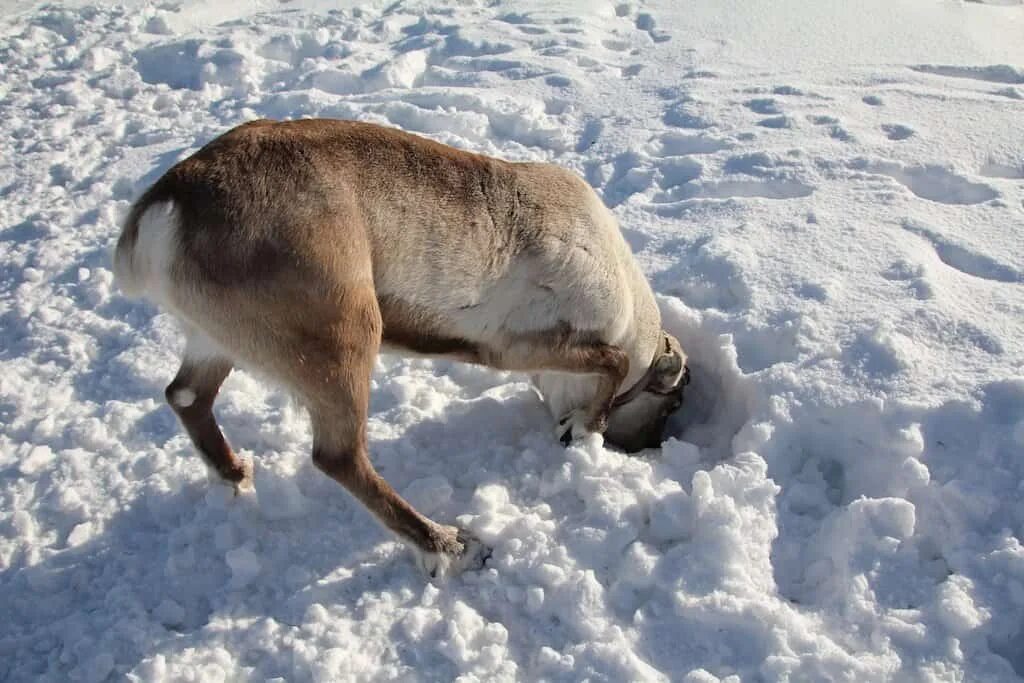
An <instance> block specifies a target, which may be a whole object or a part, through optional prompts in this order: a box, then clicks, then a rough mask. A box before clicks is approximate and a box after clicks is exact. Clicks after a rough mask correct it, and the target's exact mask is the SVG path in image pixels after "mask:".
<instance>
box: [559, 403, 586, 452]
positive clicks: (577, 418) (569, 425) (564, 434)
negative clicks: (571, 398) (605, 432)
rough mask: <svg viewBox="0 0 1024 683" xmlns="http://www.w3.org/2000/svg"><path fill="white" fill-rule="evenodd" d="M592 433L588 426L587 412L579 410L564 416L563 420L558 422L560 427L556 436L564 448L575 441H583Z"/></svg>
mask: <svg viewBox="0 0 1024 683" xmlns="http://www.w3.org/2000/svg"><path fill="white" fill-rule="evenodd" d="M590 431H591V430H590V429H589V428H588V426H587V412H586V411H585V410H583V409H582V408H577V409H576V410H573V411H571V412H569V413H567V414H566V415H563V416H562V419H560V420H559V421H558V426H557V427H556V428H555V436H556V437H557V438H558V440H559V441H561V442H562V445H563V446H568V445H569V444H571V443H572V442H573V441H579V440H581V439H582V438H583V437H585V436H586V435H587V434H589V433H590Z"/></svg>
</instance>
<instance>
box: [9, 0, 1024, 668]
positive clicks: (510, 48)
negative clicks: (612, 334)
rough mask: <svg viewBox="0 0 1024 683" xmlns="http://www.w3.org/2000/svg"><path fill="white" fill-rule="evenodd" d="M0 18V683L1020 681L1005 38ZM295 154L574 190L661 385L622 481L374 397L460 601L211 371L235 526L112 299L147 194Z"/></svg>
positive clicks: (738, 15) (691, 26)
mask: <svg viewBox="0 0 1024 683" xmlns="http://www.w3.org/2000/svg"><path fill="white" fill-rule="evenodd" d="M0 7H2V8H3V16H2V17H0V121H2V126H0V136H2V148H0V149H2V153H0V197H2V198H0V679H2V680H4V681H29V680H42V681H69V680H70V681H91V682H98V681H106V680H125V679H126V678H127V679H129V680H133V681H160V680H167V681H203V682H207V681H221V680H225V681H227V680H260V681H262V680H265V679H277V680H288V681H350V680H351V681H364V680H404V681H448V680H453V679H456V678H458V679H459V680H462V681H511V680H523V681H540V680H545V681H575V680H591V681H663V680H672V681H690V682H693V683H696V682H701V683H706V682H708V681H718V680H727V681H824V680H842V681H886V680H894V681H932V680H943V681H982V682H987V681H1007V680H1015V679H1017V677H1018V676H1022V675H1024V547H1022V543H1021V539H1022V535H1024V484H1022V481H1024V457H1022V456H1024V5H1022V4H1021V2H1019V1H1015V0H1002V1H1000V2H957V1H954V0H901V1H895V0H867V1H864V2H841V1H839V0H820V1H811V0H807V1H805V2H797V1H796V0H777V1H775V2H767V1H761V0H749V1H746V2H738V1H735V2H725V1H721V2H711V1H707V0H703V1H698V0H686V1H683V0H650V1H649V2H639V1H635V0H629V1H626V2H621V3H614V2H607V1H606V0H595V1H593V2H584V1H582V0H579V1H575V2H573V1H569V0H543V1H542V0H528V1H524V2H502V1H496V2H482V1H478V2H474V1H463V2H456V3H442V2H435V1H433V0H425V1H423V2H418V1H415V0H409V1H405V0H399V1H398V2H393V3H384V2H378V3H369V4H367V3H363V4H361V5H359V6H356V3H354V2H351V1H348V2H342V3H332V2H327V1H326V0H299V1H297V2H280V3H279V2H272V1H269V0H266V1H263V2H245V3H213V2H205V3H199V2H193V1H192V0H186V1H185V2H182V1H181V0H167V1H163V2H154V3H149V2H138V0H135V1H134V2H131V3H129V4H128V5H118V6H105V7H104V6H92V5H89V6H87V5H84V4H82V3H80V2H76V3H72V4H68V5H63V6H61V5H46V6H41V5H38V4H36V3H32V2H25V1H23V0H13V1H12V0H5V1H4V2H3V4H2V5H0ZM304 116H328V117H340V118H354V119H363V120H367V121H373V122H379V123H383V124H389V125H393V126H398V127H401V128H404V129H406V130H409V131H413V132H417V133H421V134H424V135H427V136H430V137H433V138H435V139H437V140H440V141H442V142H445V143H449V144H452V145H456V146H458V147H462V148H465V149H470V150H474V151H479V152H483V153H488V154H493V155H499V156H502V157H506V158H509V159H515V160H524V159H536V160H548V161H553V162H556V163H559V164H562V165H565V166H568V167H570V168H573V169H575V170H577V171H578V172H579V173H580V174H582V175H583V176H584V177H585V178H586V179H587V180H588V181H589V182H590V183H591V184H592V185H593V186H594V187H595V188H596V189H597V191H598V193H599V194H600V195H601V196H602V197H603V199H604V201H605V202H606V203H607V204H608V205H609V206H611V207H613V209H614V211H615V213H616V215H617V216H618V217H619V219H620V221H621V225H622V229H623V231H624V233H625V235H626V237H627V239H628V240H629V242H630V244H631V245H632V247H633V249H634V251H635V252H636V254H637V257H638V259H639V260H640V262H641V263H642V265H643V268H644V270H645V272H646V273H647V274H648V276H649V277H650V280H651V282H652V284H653V286H654V288H655V290H656V291H657V293H658V295H659V304H660V305H661V307H662V311H663V315H664V325H665V326H666V328H667V329H668V330H669V331H671V332H672V333H673V334H675V335H676V336H678V337H679V339H680V340H681V342H682V343H683V345H684V347H685V348H686V350H687V351H688V352H689V354H690V358H691V368H692V371H693V378H694V381H693V384H692V385H691V386H690V387H689V389H690V390H689V392H688V393H687V396H686V402H685V404H684V406H683V408H682V410H681V411H680V413H678V415H677V416H676V417H675V418H674V420H673V422H672V424H671V436H670V438H668V440H667V441H666V442H665V443H664V445H663V447H662V448H661V449H660V450H650V451H646V452H644V453H642V454H640V455H638V456H628V455H625V454H623V453H621V452H618V451H616V450H614V449H610V448H605V447H604V446H603V444H602V441H601V439H600V437H597V436H593V437H590V438H589V440H586V441H585V442H583V443H579V444H576V445H573V446H571V447H569V448H563V447H562V446H561V445H559V444H558V443H557V442H556V440H555V438H554V436H553V432H552V424H551V420H550V418H549V417H548V415H547V413H546V410H545V408H544V407H543V406H542V404H541V403H540V400H539V399H538V398H537V396H536V394H535V393H534V392H533V391H532V389H531V388H530V386H529V384H528V383H527V382H526V381H525V379H524V378H523V377H521V376H518V375H507V374H500V373H494V372H491V371H488V370H485V369H482V368H477V367H471V366H464V365H459V364H454V363H442V362H437V363H432V362H427V361H424V360H409V359H403V358H397V357H383V358H382V359H381V360H380V362H379V365H378V368H377V372H376V374H375V376H374V380H373V396H372V404H371V410H372V416H371V420H370V426H369V430H370V439H371V449H372V457H373V460H374V462H375V464H376V466H377V467H378V469H379V470H380V472H381V473H382V474H383V475H384V476H385V477H386V478H387V479H388V480H389V481H390V482H391V483H392V484H393V485H394V486H395V487H396V488H397V489H398V490H399V491H401V492H403V493H404V494H405V495H406V496H407V497H408V498H409V500H410V501H412V502H413V503H414V504H415V505H417V506H419V508H420V509H421V510H422V511H423V512H424V513H427V514H429V515H431V516H433V517H434V518H435V519H437V520H440V521H445V522H449V523H454V522H458V523H461V524H463V525H465V526H466V527H468V528H469V529H471V530H472V531H474V532H475V533H477V534H478V535H479V536H480V537H481V538H483V539H484V540H485V541H486V542H488V543H489V544H491V545H493V546H494V555H493V558H492V559H491V560H490V561H489V566H488V567H487V568H486V569H484V570H482V571H479V572H469V573H465V574H463V575H461V576H458V577H455V578H453V579H452V580H450V581H448V582H447V583H444V584H438V585H435V584H432V583H430V582H429V581H428V580H427V579H426V578H425V577H424V576H423V574H422V573H421V572H420V571H419V570H418V569H417V568H416V565H415V563H414V562H413V560H412V555H411V552H410V551H409V550H408V549H406V548H405V547H404V546H402V545H401V544H400V543H398V542H397V541H396V540H394V539H393V538H392V537H391V536H390V535H389V534H388V533H387V532H386V531H385V530H383V529H382V528H381V527H380V526H379V525H378V524H377V523H376V522H374V521H373V519H372V518H371V517H370V515H369V514H368V513H367V512H365V511H364V509H363V508H362V507H361V506H360V505H359V504H357V503H356V502H355V501H354V500H352V499H351V498H350V497H349V496H348V495H347V494H346V493H345V492H344V491H343V490H342V489H341V488H340V487H339V486H338V485H337V484H335V483H334V482H333V481H331V480H329V479H328V478H327V477H325V476H323V475H322V474H321V473H320V472H319V471H318V470H316V468H315V467H314V466H313V465H312V463H311V460H310V432H309V427H308V424H307V421H306V417H305V415H304V413H303V411H302V410H301V409H300V408H299V407H297V406H296V405H295V404H294V403H292V401H291V399H289V398H288V397H287V396H286V395H285V394H284V393H282V392H280V391H279V390H277V389H275V388H274V387H271V386H267V385H265V384H263V383H262V382H261V381H260V380H258V379H257V378H255V377H253V376H252V375H249V374H246V373H244V372H236V373H235V374H233V375H232V377H231V378H230V379H229V380H228V382H227V384H226V385H225V388H224V390H223V392H222V394H221V398H220V400H219V403H218V414H219V417H220V419H221V422H222V425H223V427H224V430H225V432H226V434H227V436H228V438H229V440H231V441H232V443H233V444H234V445H235V446H236V448H237V449H238V450H239V451H240V452H241V453H243V454H244V455H246V456H247V457H251V458H253V460H254V462H255V467H256V472H255V477H256V479H255V484H256V486H255V491H254V492H251V493H248V494H243V495H241V496H238V497H234V496H233V495H232V494H231V492H230V491H229V490H228V489H227V488H226V487H224V486H222V485H220V484H219V483H217V482H215V481H212V480H210V479H209V478H208V475H207V473H206V471H205V467H204V465H203V464H202V462H201V460H200V458H199V457H198V455H196V454H195V453H194V451H193V448H192V446H191V444H190V442H189V440H188V438H187V436H186V435H185V433H184V431H183V430H182V429H181V428H180V427H179V426H178V424H177V421H176V419H175V417H174V415H173V413H172V412H171V410H170V409H169V408H168V407H167V406H166V405H165V404H164V401H163V388H164V386H165V385H166V384H167V383H168V382H169V381H170V379H171V377H172V376H173V374H174V372H175V370H176V368H177V353H178V351H179V350H180V348H181V345H182V337H181V335H180V333H179V332H178V330H177V329H176V327H175V326H174V323H173V321H172V320H171V319H170V318H169V317H167V316H166V315H164V314H162V313H160V312H159V311H158V310H157V309H156V308H154V307H153V306H151V305H149V304H147V303H145V302H138V301H129V300H127V299H125V298H123V297H122V296H120V295H119V294H118V293H117V291H116V288H115V287H114V285H113V283H112V275H111V270H110V260H109V250H110V248H111V247H112V245H113V242H114V240H115V239H116V236H117V234H118V231H119V221H120V220H121V218H122V217H123V215H124V214H125V212H126V210H127V207H128V205H129V202H130V201H131V200H132V199H133V198H134V197H136V196H137V195H138V194H139V193H140V192H141V191H142V190H143V189H144V188H145V187H146V186H147V185H148V184H149V183H151V182H152V181H153V180H155V179H156V178H157V177H158V175H159V174H160V173H162V172H163V171H164V170H166V169H167V168H168V167H169V166H170V165H171V164H173V163H174V162H175V161H176V160H178V159H181V158H183V157H184V156H186V155H188V154H189V153H191V152H192V151H194V150H196V149H197V148H198V147H199V146H201V145H202V144H203V143H205V142H206V141H209V140H210V139H212V138H213V137H214V136H216V135H218V134H219V133H221V132H223V131H225V130H227V129H228V128H229V127H231V126H233V125H235V124H237V123H240V122H242V121H244V120H247V119H251V118H255V117H272V118H287V117H295V118H297V117H304ZM287 200H288V198H287V197H283V198H282V201H287Z"/></svg>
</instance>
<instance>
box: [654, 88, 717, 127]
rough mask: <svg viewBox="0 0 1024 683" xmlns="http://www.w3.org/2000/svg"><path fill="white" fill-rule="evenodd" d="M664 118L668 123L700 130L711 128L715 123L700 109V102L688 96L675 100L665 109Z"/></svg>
mask: <svg viewBox="0 0 1024 683" xmlns="http://www.w3.org/2000/svg"><path fill="white" fill-rule="evenodd" d="M662 120H663V121H664V122H665V124H666V125H669V126H675V127H676V128H691V129H698V130H700V129H704V128H711V127H712V126H713V125H714V124H713V123H712V122H711V121H710V120H709V119H708V118H706V117H705V116H704V114H703V112H701V111H700V106H699V103H698V102H696V101H695V100H693V99H691V98H689V97H687V96H684V97H683V98H682V99H679V100H677V101H676V102H673V103H672V104H671V105H670V106H669V108H668V109H667V110H666V111H665V114H664V116H663V117H662Z"/></svg>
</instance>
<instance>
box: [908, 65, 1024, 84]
mask: <svg viewBox="0 0 1024 683" xmlns="http://www.w3.org/2000/svg"><path fill="white" fill-rule="evenodd" d="M910 68H911V69H913V70H914V71H918V72H921V73H926V74H934V75H936V76H947V77H949V78H970V79H973V80H977V81H988V82H989V83H1007V84H1009V85H1017V84H1021V83H1024V70H1021V69H1018V68H1016V67H1013V66H1010V65H1009V64H993V65H991V66H948V65H944V64H918V65H916V66H912V67H910Z"/></svg>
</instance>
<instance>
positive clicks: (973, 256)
mask: <svg viewBox="0 0 1024 683" xmlns="http://www.w3.org/2000/svg"><path fill="white" fill-rule="evenodd" d="M903 229H904V230H907V231H908V232H911V233H914V234H915V235H919V236H921V237H923V238H925V239H926V240H928V242H929V243H930V244H931V245H932V247H933V248H934V249H935V253H936V255H938V257H939V260H940V261H942V262H943V263H945V264H946V265H947V266H949V267H950V268H953V269H955V270H959V271H960V272H962V273H965V274H967V275H972V276H974V277H977V278H981V279H983V280H992V281H995V282H1009V283H1015V282H1024V273H1021V272H1020V271H1019V270H1017V269H1016V268H1013V267H1012V266H1008V265H1006V264H1004V263H1000V262H998V261H996V260H995V259H993V258H992V257H990V256H986V255H985V254H980V253H978V252H976V251H973V250H971V249H969V248H967V247H965V246H962V245H960V244H956V243H955V242H952V241H951V240H949V239H948V238H946V237H944V236H942V235H940V234H939V233H937V232H936V231H934V230H932V229H931V228H928V227H925V226H923V225H920V224H918V223H915V222H913V221H910V220H906V221H904V222H903Z"/></svg>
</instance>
